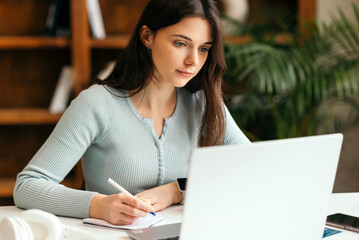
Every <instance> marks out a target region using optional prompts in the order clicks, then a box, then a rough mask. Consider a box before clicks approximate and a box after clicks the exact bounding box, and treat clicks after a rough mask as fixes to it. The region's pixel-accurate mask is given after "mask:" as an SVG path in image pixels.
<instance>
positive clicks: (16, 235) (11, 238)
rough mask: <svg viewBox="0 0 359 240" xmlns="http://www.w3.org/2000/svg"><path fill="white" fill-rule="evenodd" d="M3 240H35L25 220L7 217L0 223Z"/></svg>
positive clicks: (0, 236) (0, 237)
mask: <svg viewBox="0 0 359 240" xmlns="http://www.w3.org/2000/svg"><path fill="white" fill-rule="evenodd" d="M0 239H1V240H34V236H33V235H32V232H31V229H30V227H29V225H28V224H27V222H26V221H25V220H24V219H21V218H19V217H5V218H3V219H2V221H1V223H0Z"/></svg>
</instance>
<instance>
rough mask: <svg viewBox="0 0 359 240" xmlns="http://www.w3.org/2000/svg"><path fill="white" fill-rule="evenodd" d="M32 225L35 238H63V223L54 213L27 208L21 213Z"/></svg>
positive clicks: (54, 239)
mask: <svg viewBox="0 0 359 240" xmlns="http://www.w3.org/2000/svg"><path fill="white" fill-rule="evenodd" d="M19 216H21V217H22V218H23V219H25V220H26V221H27V223H28V224H29V225H30V227H31V230H32V233H33V235H34V238H35V239H45V240H59V239H61V238H62V223H61V221H60V220H59V219H58V218H57V217H56V216H55V215H54V214H52V213H48V212H45V211H42V210H39V209H29V210H25V211H23V212H22V213H20V214H19Z"/></svg>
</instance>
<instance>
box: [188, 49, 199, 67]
mask: <svg viewBox="0 0 359 240" xmlns="http://www.w3.org/2000/svg"><path fill="white" fill-rule="evenodd" d="M198 57H199V56H198V52H197V50H195V51H190V52H189V53H188V55H187V57H186V59H185V64H186V65H191V66H196V65H198V63H199V58H198Z"/></svg>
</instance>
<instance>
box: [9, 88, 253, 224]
mask: <svg viewBox="0 0 359 240" xmlns="http://www.w3.org/2000/svg"><path fill="white" fill-rule="evenodd" d="M176 91H177V103H176V108H175V111H174V113H173V115H172V116H171V117H169V118H166V119H165V122H164V126H163V131H162V135H161V137H160V138H158V136H157V134H156V131H155V129H154V127H153V122H152V119H148V118H144V117H142V116H141V115H140V114H139V113H138V112H137V110H136V109H135V107H134V106H133V104H132V101H131V99H130V98H129V97H126V96H128V92H127V91H122V90H118V89H115V88H110V87H104V86H100V85H93V86H91V87H90V88H88V89H86V90H84V91H82V92H81V93H80V94H79V96H78V97H77V98H75V99H74V100H73V101H72V102H71V104H70V106H69V107H68V108H67V110H66V111H65V113H64V114H63V116H62V117H61V119H60V121H59V122H58V123H57V125H56V127H55V129H54V130H53V132H52V133H51V135H50V137H49V138H48V139H47V140H46V142H45V143H44V145H43V146H42V147H41V148H40V149H39V151H38V152H37V153H36V154H35V156H34V157H33V158H32V159H31V161H30V162H29V163H28V165H27V166H26V167H25V168H24V169H23V171H22V172H20V173H19V174H18V176H17V181H16V185H15V189H14V201H15V204H16V205H17V206H18V207H20V208H25V209H27V208H38V209H42V210H45V211H48V212H51V213H54V214H56V215H61V216H69V217H78V218H85V217H88V216H89V206H90V202H91V199H92V197H93V196H94V194H95V193H102V194H115V193H118V191H117V190H116V189H115V188H114V187H113V186H111V185H110V184H108V183H107V181H106V180H107V178H108V177H110V178H112V179H113V180H115V181H116V182H118V183H119V184H120V185H121V186H123V187H124V188H125V189H127V190H128V191H129V192H131V193H132V194H136V193H139V192H141V191H144V190H147V189H150V188H153V187H156V186H159V185H163V184H167V183H170V182H173V181H175V180H176V179H177V178H179V177H186V176H187V170H188V164H189V159H190V153H191V150H192V149H193V148H195V147H197V142H198V133H199V128H200V124H201V119H202V114H203V107H204V96H203V92H201V91H199V92H197V93H195V94H192V93H190V92H188V91H187V90H185V89H184V88H177V89H176ZM116 95H117V96H116ZM119 96H123V97H119ZM225 114H226V132H225V140H224V144H242V143H249V140H248V139H247V138H246V137H245V135H244V134H243V133H242V132H241V130H240V129H239V128H238V126H237V125H236V123H235V122H234V120H233V118H232V117H231V115H230V114H229V112H228V110H227V108H225ZM81 158H82V166H83V173H84V180H85V183H86V191H83V190H76V189H71V188H67V187H65V186H64V185H61V184H59V183H60V182H61V181H62V180H63V179H64V178H65V176H66V175H67V174H68V173H69V172H70V170H71V169H72V168H73V167H74V166H75V165H76V163H77V162H78V161H79V159H81ZM218 164H220V162H218Z"/></svg>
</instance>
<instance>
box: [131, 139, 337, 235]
mask: <svg viewBox="0 0 359 240" xmlns="http://www.w3.org/2000/svg"><path fill="white" fill-rule="evenodd" d="M342 141H343V135H342V134H328V135H321V136H311V137H300V138H292V139H284V140H272V141H263V142H255V143H253V144H248V145H226V146H214V147H205V148H197V149H195V150H194V151H193V153H192V156H191V162H190V168H189V173H188V180H187V190H186V200H185V205H184V212H183V219H182V220H183V221H182V223H175V224H169V225H162V226H157V227H152V228H147V229H140V230H138V229H137V230H129V231H127V234H128V235H129V236H130V237H131V238H133V239H137V240H149V239H166V238H167V237H168V238H169V239H172V238H171V237H175V236H180V237H179V238H180V239H182V240H192V239H206V240H211V239H216V240H217V239H244V240H264V239H265V240H288V239H290V240H303V239H305V240H319V239H322V236H323V231H324V227H325V221H326V217H327V210H328V207H329V203H330V196H331V193H332V189H333V184H334V180H335V175H336V171H337V166H338V161H339V155H340V151H341V146H342ZM173 239H176V238H173Z"/></svg>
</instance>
